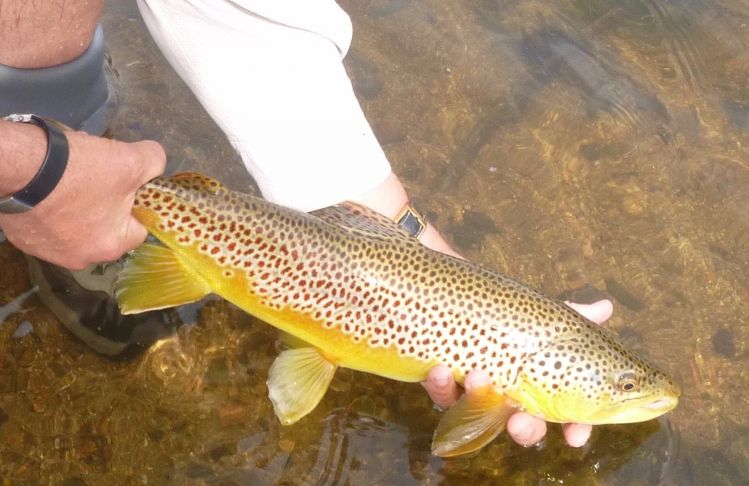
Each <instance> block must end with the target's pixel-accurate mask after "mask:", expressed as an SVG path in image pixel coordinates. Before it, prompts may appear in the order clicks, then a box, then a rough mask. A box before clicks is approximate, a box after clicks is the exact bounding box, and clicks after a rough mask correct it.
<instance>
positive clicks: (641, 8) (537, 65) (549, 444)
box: [0, 0, 749, 485]
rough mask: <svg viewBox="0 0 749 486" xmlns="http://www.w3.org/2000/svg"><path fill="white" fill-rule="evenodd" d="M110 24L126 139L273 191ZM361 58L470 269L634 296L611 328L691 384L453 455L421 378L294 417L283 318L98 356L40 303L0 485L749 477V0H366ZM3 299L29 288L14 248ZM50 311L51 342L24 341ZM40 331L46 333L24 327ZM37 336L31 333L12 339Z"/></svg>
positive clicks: (12, 355) (363, 389)
mask: <svg viewBox="0 0 749 486" xmlns="http://www.w3.org/2000/svg"><path fill="white" fill-rule="evenodd" d="M109 3H110V5H108V11H107V14H106V18H105V27H106V32H107V39H108V45H109V50H110V53H111V55H112V59H113V66H114V69H115V70H116V71H117V72H118V73H119V83H120V85H121V86H120V93H121V95H120V96H121V100H120V101H121V103H120V111H119V112H118V114H117V118H116V119H115V121H114V123H113V126H112V130H111V131H112V135H113V136H115V137H118V138H121V139H126V140H135V139H139V138H144V137H148V138H154V139H156V140H159V141H161V142H162V143H163V144H164V145H165V146H166V148H167V152H168V153H169V154H170V164H171V166H170V168H171V169H174V170H185V169H193V170H200V171H203V172H207V173H209V174H213V175H215V176H217V177H219V178H220V179H222V180H223V181H225V182H226V183H228V184H229V185H230V186H232V187H234V188H238V189H243V190H249V191H252V190H253V189H252V187H251V186H250V184H251V182H250V179H249V177H248V176H246V175H245V174H244V169H243V168H242V166H241V165H240V164H239V162H238V159H237V157H236V155H234V153H233V152H232V150H231V148H230V147H229V146H228V144H227V143H226V142H225V141H224V139H223V137H222V136H221V134H220V132H219V131H218V129H217V128H215V126H214V125H213V124H212V123H211V122H210V120H208V118H207V117H206V116H205V114H204V112H203V111H202V110H201V109H200V108H199V107H197V106H196V105H195V103H194V101H193V100H192V98H191V96H190V94H189V92H188V90H187V89H186V88H185V87H184V86H183V85H182V84H181V82H180V81H179V80H178V79H177V77H176V76H175V75H174V74H173V73H171V71H169V69H168V68H167V67H166V66H165V64H164V62H163V60H162V59H161V57H160V55H159V54H158V53H157V51H156V50H155V47H154V46H153V44H152V42H151V41H150V39H149V38H148V36H147V34H146V33H145V31H144V29H143V26H142V24H141V22H140V19H139V18H138V16H137V13H136V11H135V8H134V5H132V3H131V2H113V1H112V2H109ZM344 7H345V8H346V9H347V11H348V12H349V13H350V14H351V15H352V17H353V20H354V27H355V35H354V37H355V41H354V47H353V49H352V52H351V53H350V54H349V57H348V59H347V61H346V64H347V68H348V69H349V72H350V74H351V76H352V78H353V80H354V84H355V87H356V90H357V93H358V95H359V97H360V100H361V101H362V103H363V105H364V108H365V111H366V113H367V114H368V117H369V119H370V121H371V122H372V124H373V126H374V129H375V132H376V133H377V135H378V137H379V139H380V140H381V142H382V143H383V145H384V147H385V150H386V152H387V153H388V155H389V157H390V160H391V161H392V163H393V166H394V168H395V169H396V172H397V173H398V174H400V175H401V177H402V179H403V180H404V181H405V183H406V185H407V186H408V188H409V191H410V193H411V195H412V196H413V198H414V199H415V201H416V202H417V204H418V205H419V206H420V207H421V208H422V209H424V210H426V211H427V213H428V215H429V218H430V220H431V221H433V222H434V223H435V224H436V225H437V226H438V227H439V228H440V229H441V230H442V231H443V232H444V233H445V234H446V235H447V237H448V238H449V239H451V241H452V242H453V243H454V244H455V246H456V248H457V249H458V250H459V251H461V252H462V253H463V254H465V255H466V256H467V257H468V258H470V259H472V260H474V261H477V262H480V263H482V264H484V265H486V266H489V267H491V268H494V269H497V270H500V271H502V272H504V273H506V274H509V275H512V276H514V277H516V278H519V279H521V280H523V281H526V282H528V283H530V284H532V285H534V286H536V287H539V288H542V289H543V290H544V291H545V292H547V293H549V294H551V295H560V294H562V293H563V292H568V291H570V290H576V289H577V290H578V292H577V293H572V295H576V296H577V297H578V298H582V299H585V298H595V294H596V292H595V289H598V291H603V292H606V293H608V294H609V295H610V296H611V297H612V298H613V299H614V301H615V313H614V317H613V318H612V319H611V321H610V322H609V324H608V325H609V326H610V327H611V328H613V329H614V330H616V331H617V332H619V333H620V334H621V335H622V337H623V338H624V339H625V340H626V341H627V343H628V344H630V345H631V346H632V347H633V348H635V349H637V350H638V352H640V353H642V354H644V355H647V356H649V357H650V358H651V359H653V360H654V361H655V362H657V363H659V364H660V365H661V366H662V367H663V368H664V369H666V370H668V371H669V372H671V373H672V374H673V375H675V376H676V378H677V379H678V380H679V381H680V382H681V384H682V387H683V390H684V395H683V398H682V400H681V403H680V405H679V407H678V409H677V410H676V411H675V412H674V413H672V414H670V415H669V416H668V417H667V418H666V419H664V420H660V421H653V422H649V423H645V424H636V425H626V426H602V427H597V428H596V429H595V431H594V435H593V438H592V439H591V441H590V443H589V444H588V445H587V446H585V447H583V448H581V449H570V448H567V447H566V446H565V445H564V444H563V440H562V438H561V435H560V433H559V430H558V427H556V426H552V427H551V430H550V433H549V435H548V437H547V439H546V440H545V441H544V442H543V443H542V444H540V445H539V446H538V447H534V448H529V449H523V448H521V447H519V446H517V445H515V444H513V443H511V441H510V440H509V439H508V438H507V437H506V436H505V437H501V438H500V439H498V440H497V441H495V442H494V443H492V444H491V445H490V446H488V447H486V448H485V449H484V450H482V451H480V452H479V453H478V454H476V455H474V456H471V457H468V458H459V459H451V460H441V459H437V458H434V457H432V456H430V454H429V443H430V440H431V434H432V431H433V429H434V427H435V425H436V423H437V421H438V420H439V414H438V413H437V412H435V411H433V410H432V407H431V404H430V403H429V401H428V400H427V398H426V395H425V394H424V392H423V391H422V390H421V389H420V387H419V386H417V385H406V384H401V383H396V382H392V381H388V380H384V379H381V378H378V377H373V376H366V375H363V374H357V373H353V372H347V371H345V370H344V371H342V372H339V374H338V375H337V377H336V378H335V380H334V382H333V384H332V388H331V390H330V391H329V392H328V394H327V395H326V397H325V399H324V400H323V402H322V403H321V405H320V406H319V407H318V408H317V409H316V410H315V411H314V412H313V413H312V414H311V415H310V416H309V417H307V418H306V419H304V420H303V421H301V422H300V423H298V424H297V425H294V426H292V427H282V426H280V425H279V424H278V422H277V420H276V419H275V417H274V415H273V412H272V407H271V405H270V402H269V401H268V399H267V390H266V387H265V379H266V373H267V370H268V368H269V366H270V363H271V361H272V359H273V357H274V356H275V354H276V353H277V349H276V345H275V335H274V333H273V332H272V331H271V330H270V328H269V327H268V326H266V325H264V324H262V323H260V322H258V321H255V320H253V319H251V318H249V317H248V316H246V315H244V314H243V313H242V312H240V311H238V310H236V309H234V308H233V307H231V306H229V305H228V304H226V303H223V302H220V301H213V302H210V303H208V304H206V305H205V306H204V307H203V308H201V309H200V310H199V313H198V321H199V324H198V325H197V326H189V327H183V328H181V330H180V332H179V333H178V335H177V336H175V337H174V338H172V339H170V340H167V341H165V342H162V343H160V344H159V345H158V346H155V347H154V348H153V349H151V350H150V351H149V353H147V355H145V356H143V357H140V358H137V359H133V360H126V361H122V362H110V361H107V360H104V359H102V358H99V357H98V356H96V355H95V354H93V353H92V352H91V351H89V350H88V349H87V348H86V347H85V346H84V345H82V344H80V343H78V342H77V341H75V340H74V339H73V338H71V337H69V336H68V335H67V334H66V333H65V332H64V331H63V330H62V329H61V327H60V325H59V324H58V323H57V322H56V321H55V319H54V318H53V317H52V315H51V314H50V313H49V312H48V311H47V310H46V309H44V308H43V307H42V306H41V305H40V304H39V303H38V300H36V298H32V299H31V300H30V301H28V302H27V303H26V304H25V305H24V306H23V308H24V310H25V312H23V313H17V314H13V315H11V316H10V317H8V318H7V319H6V321H5V322H3V323H2V324H0V365H1V367H0V477H2V478H3V479H6V480H7V481H9V482H10V484H66V485H78V484H221V485H233V484H269V483H281V484H335V485H337V484H341V485H343V484H417V483H424V484H434V483H440V484H467V483H469V482H470V484H499V483H501V484H658V483H661V484H673V485H689V484H694V485H701V484H711V485H713V484H746V483H747V482H749V466H748V465H747V464H749V374H747V373H746V372H745V370H746V368H747V363H748V361H749V327H748V324H747V317H746V316H747V315H749V312H748V311H749V305H748V304H749V303H748V300H749V256H748V255H749V163H748V162H747V149H746V147H745V146H746V145H748V144H749V137H747V135H746V131H747V129H748V128H749V54H748V52H749V49H748V47H749V27H748V25H749V18H748V17H749V14H748V13H747V12H749V10H748V9H747V7H749V4H747V3H746V2H740V1H733V2H725V3H721V2H710V1H682V2H665V1H661V2H655V1H632V2H614V1H595V0H590V1H577V2H574V1H567V2H513V1H489V0H482V1H478V2H477V1H473V0H465V1H462V2H442V1H436V0H433V1H407V0H392V1H372V2H354V1H347V2H344ZM0 265H1V266H2V268H3V272H2V273H1V274H0V306H2V305H3V304H6V303H8V302H10V301H12V300H13V298H14V297H16V296H18V295H20V294H22V293H23V292H24V291H26V290H28V289H29V284H28V281H27V278H26V273H25V264H24V262H23V259H22V258H21V257H20V256H19V254H18V253H17V252H15V251H14V250H13V249H12V248H11V247H10V245H8V244H7V243H2V244H0ZM24 321H27V322H28V323H29V324H31V326H32V327H33V332H31V333H28V334H25V335H23V333H20V332H18V329H19V326H20V325H21V324H22V323H23V322H24ZM25 329H26V330H28V326H26V327H25ZM14 334H15V336H14Z"/></svg>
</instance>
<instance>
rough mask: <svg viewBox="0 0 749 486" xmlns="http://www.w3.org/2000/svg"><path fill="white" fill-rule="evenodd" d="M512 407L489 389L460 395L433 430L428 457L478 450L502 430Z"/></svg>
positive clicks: (514, 408) (508, 400)
mask: <svg viewBox="0 0 749 486" xmlns="http://www.w3.org/2000/svg"><path fill="white" fill-rule="evenodd" d="M516 411H517V409H516V404H515V402H514V401H512V400H510V399H509V398H507V397H506V396H504V395H502V394H501V393H498V392H496V391H495V390H494V389H493V388H492V387H490V386H486V387H483V388H479V389H476V390H473V391H472V392H471V393H467V394H465V395H463V396H462V397H461V398H460V400H458V402H457V403H456V404H455V405H453V406H452V408H450V410H448V411H447V412H446V413H445V416H444V417H442V420H440V423H439V424H438V425H437V430H435V431H434V438H433V440H432V454H434V455H435V456H440V457H452V456H458V455H461V454H467V453H469V452H473V451H475V450H478V449H480V448H481V447H483V446H485V445H486V444H488V443H489V442H491V441H492V440H493V439H494V438H495V437H496V436H497V435H499V434H500V432H502V431H503V430H504V429H505V426H506V425H507V420H508V419H509V418H510V415H512V414H513V413H514V412H516Z"/></svg>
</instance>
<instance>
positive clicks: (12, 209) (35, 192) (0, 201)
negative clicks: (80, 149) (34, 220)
mask: <svg viewBox="0 0 749 486" xmlns="http://www.w3.org/2000/svg"><path fill="white" fill-rule="evenodd" d="M3 120H9V121H14V122H21V123H33V124H34V125H36V126H38V127H40V128H41V129H42V130H44V133H45V134H46V135H47V153H46V154H45V155H44V160H43V161H42V166H41V167H39V171H38V172H37V173H36V175H35V176H34V178H33V179H31V182H29V183H28V184H26V186H25V187H24V188H23V189H21V190H19V191H18V192H16V193H15V194H11V195H10V196H7V197H4V198H0V213H6V214H8V213H23V212H25V211H28V210H30V209H32V208H33V207H34V206H36V205H37V204H39V203H40V202H42V201H43V200H44V198H45V197H47V196H49V194H50V193H51V192H52V190H53V189H54V188H55V187H57V183H58V182H60V179H61V178H62V175H63V174H64V173H65V167H67V165H68V155H69V152H70V151H69V148H68V139H67V138H66V137H65V135H64V134H63V133H62V132H61V131H60V130H58V129H57V128H55V127H53V126H50V125H48V124H47V122H45V121H44V120H43V119H42V118H40V117H38V116H36V115H8V116H6V117H5V118H3Z"/></svg>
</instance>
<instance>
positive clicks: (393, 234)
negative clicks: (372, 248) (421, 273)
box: [311, 201, 418, 244]
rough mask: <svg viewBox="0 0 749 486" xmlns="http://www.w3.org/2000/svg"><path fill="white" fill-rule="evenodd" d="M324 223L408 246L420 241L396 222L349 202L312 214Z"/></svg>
mask: <svg viewBox="0 0 749 486" xmlns="http://www.w3.org/2000/svg"><path fill="white" fill-rule="evenodd" d="M311 214H312V215H313V216H316V217H318V218H320V219H322V220H323V221H325V222H327V223H330V224H333V225H336V226H339V227H341V228H344V229H346V230H347V231H350V232H354V233H358V234H363V235H365V236H369V237H375V238H382V237H383V236H384V237H387V238H390V239H397V240H399V241H403V242H405V243H408V244H418V240H417V239H416V238H414V237H413V236H411V235H410V234H408V233H407V232H406V231H405V230H404V229H403V228H401V227H400V226H398V225H397V224H396V223H395V222H394V221H392V220H390V219H388V218H386V217H385V216H383V215H382V214H380V213H378V212H376V211H373V210H371V209H369V208H367V207H364V206H361V205H359V204H355V203H352V202H349V201H346V202H344V203H341V204H338V205H336V206H330V207H327V208H323V209H318V210H317V211H313V212H312V213H311Z"/></svg>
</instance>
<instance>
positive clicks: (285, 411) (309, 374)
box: [268, 347, 338, 425]
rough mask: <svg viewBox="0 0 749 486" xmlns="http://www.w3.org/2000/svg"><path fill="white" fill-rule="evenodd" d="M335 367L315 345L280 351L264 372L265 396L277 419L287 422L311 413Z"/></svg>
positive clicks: (326, 386)
mask: <svg viewBox="0 0 749 486" xmlns="http://www.w3.org/2000/svg"><path fill="white" fill-rule="evenodd" d="M337 368H338V365H336V364H335V363H332V362H331V361H329V360H328V359H326V358H325V357H324V356H323V355H322V354H321V353H320V351H318V350H317V349H316V348H311V347H306V348H296V349H287V350H285V351H282V352H281V354H279V355H278V357H277V358H276V360H275V361H274V362H273V365H272V366H271V367H270V371H269V373H268V395H269V396H270V400H271V402H273V410H275V412H276V416H277V417H278V420H280V421H281V423H282V424H284V425H290V424H293V423H294V422H296V421H297V420H299V419H301V418H302V417H304V416H305V415H307V414H308V413H309V412H311V411H312V410H313V409H314V408H315V407H316V406H317V404H318V403H320V400H322V397H323V395H325V392H326V391H327V389H328V386H329V385H330V382H331V380H332V379H333V375H335V372H336V369H337Z"/></svg>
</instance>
